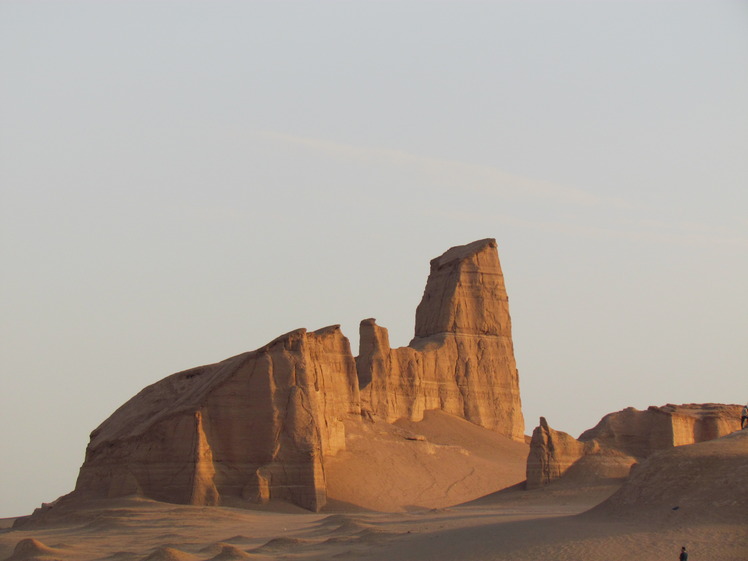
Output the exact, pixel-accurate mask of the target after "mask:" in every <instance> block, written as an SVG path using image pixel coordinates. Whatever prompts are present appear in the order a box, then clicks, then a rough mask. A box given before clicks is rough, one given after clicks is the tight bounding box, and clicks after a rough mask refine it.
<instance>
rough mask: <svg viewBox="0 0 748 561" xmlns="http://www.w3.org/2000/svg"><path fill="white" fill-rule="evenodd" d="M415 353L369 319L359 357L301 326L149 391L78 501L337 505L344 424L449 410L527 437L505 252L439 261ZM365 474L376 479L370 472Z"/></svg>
mask: <svg viewBox="0 0 748 561" xmlns="http://www.w3.org/2000/svg"><path fill="white" fill-rule="evenodd" d="M415 334H416V336H415V338H414V339H413V341H412V342H411V344H410V346H409V347H405V348H400V349H390V347H389V340H388V336H387V330H386V329H384V328H382V327H379V326H377V325H376V323H375V322H374V320H364V321H363V322H362V323H361V350H360V355H359V357H358V358H354V356H353V354H352V353H351V349H350V344H349V341H348V339H347V338H346V337H345V336H344V335H343V334H342V333H341V331H340V329H339V326H332V327H327V328H324V329H320V330H318V331H314V332H307V331H306V330H305V329H299V330H296V331H293V332H291V333H288V334H286V335H283V336H281V337H279V338H277V339H275V340H274V341H272V342H271V343H269V344H267V345H265V346H264V347H262V348H260V349H258V350H256V351H252V352H248V353H244V354H241V355H238V356H235V357H233V358H229V359H227V360H224V361H223V362H219V363H217V364H213V365H208V366H202V367H198V368H194V369H191V370H187V371H185V372H180V373H177V374H173V375H172V376H169V377H167V378H164V379H163V380H161V381H159V382H157V383H155V384H153V385H151V386H148V387H147V388H145V389H143V390H142V391H141V392H140V393H138V394H137V395H136V396H134V397H133V398H132V399H130V400H129V401H128V402H127V403H125V404H124V405H123V406H121V407H120V408H119V409H117V410H116V411H115V412H114V413H113V414H112V415H111V416H110V417H109V418H108V419H107V420H106V421H104V422H103V423H102V424H101V426H99V427H98V428H97V429H96V430H94V431H93V433H91V441H90V443H89V445H88V448H87V450H86V459H85V462H84V464H83V466H82V467H81V470H80V474H79V477H78V481H77V484H76V489H75V492H74V494H75V495H78V496H96V497H117V496H124V495H133V494H134V495H141V496H145V497H149V498H152V499H156V500H162V501H168V502H175V503H186V504H195V505H218V504H241V503H242V502H252V503H265V502H267V501H269V500H271V499H285V500H289V501H291V502H293V503H295V504H297V505H299V506H302V507H304V508H307V509H310V510H314V511H317V510H319V509H320V508H322V507H323V506H324V504H325V502H326V500H327V497H326V488H327V487H326V479H325V477H326V476H325V458H326V457H328V458H329V457H331V456H333V455H335V454H336V453H337V452H338V451H340V450H343V449H345V446H346V435H345V425H344V421H347V422H350V421H356V422H366V421H365V419H369V418H373V417H377V418H381V419H384V420H386V421H388V422H394V421H396V420H397V419H402V418H405V419H409V420H420V419H421V418H422V417H423V413H424V411H426V410H433V409H439V410H443V411H445V412H447V413H451V414H453V415H456V416H459V417H462V418H464V419H467V420H468V421H471V422H473V423H475V424H477V425H480V426H482V427H485V428H488V429H491V430H493V431H496V432H498V433H500V434H503V435H506V436H508V437H510V438H512V439H514V440H518V441H522V440H523V433H524V423H523V418H522V411H521V404H520V398H519V384H518V377H517V368H516V365H515V360H514V352H513V347H512V339H511V322H510V318H509V312H508V306H507V297H506V290H505V288H504V280H503V276H502V273H501V268H500V266H499V260H498V253H497V249H496V242H495V241H494V240H481V241H478V242H474V243H472V244H469V245H466V246H460V247H456V248H452V249H450V250H449V251H447V252H446V253H445V254H444V255H442V256H441V257H439V258H437V259H434V260H433V261H432V262H431V274H430V276H429V280H428V283H427V286H426V290H425V292H424V296H423V300H422V302H421V304H420V305H419V306H418V310H417V313H416V333H415ZM362 476H363V474H362Z"/></svg>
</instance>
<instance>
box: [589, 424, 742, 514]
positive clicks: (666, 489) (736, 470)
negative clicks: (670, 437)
mask: <svg viewBox="0 0 748 561" xmlns="http://www.w3.org/2000/svg"><path fill="white" fill-rule="evenodd" d="M746 504H748V430H743V431H738V432H735V433H733V434H730V435H727V436H724V437H722V438H719V439H716V440H710V441H708V442H702V443H699V444H692V445H689V446H679V447H676V448H672V449H669V450H663V451H661V452H657V453H655V454H653V455H652V456H650V457H649V458H648V459H647V460H645V461H644V462H642V463H641V464H640V465H638V466H635V467H634V469H633V470H632V473H631V476H630V477H629V479H628V480H627V481H626V482H625V483H624V484H623V486H622V487H621V488H620V489H619V490H618V491H617V492H616V493H614V494H613V495H612V496H611V497H610V498H609V499H608V500H607V501H605V502H604V503H602V504H601V505H599V506H598V507H596V508H594V509H593V510H592V511H591V512H594V514H600V515H614V516H621V515H625V514H629V515H631V516H634V517H637V518H641V517H642V516H646V515H648V516H655V517H664V516H666V515H667V516H669V517H672V516H677V517H679V518H680V519H682V518H684V517H689V518H693V517H696V518H709V519H715V518H716V519H720V518H724V519H727V520H730V521H733V522H735V521H736V520H745V521H748V510H746V508H745V505H746Z"/></svg>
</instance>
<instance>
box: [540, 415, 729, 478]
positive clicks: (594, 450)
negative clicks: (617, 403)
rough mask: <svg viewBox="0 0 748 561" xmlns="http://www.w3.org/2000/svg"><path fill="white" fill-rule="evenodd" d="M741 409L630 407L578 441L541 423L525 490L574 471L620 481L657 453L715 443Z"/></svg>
mask: <svg viewBox="0 0 748 561" xmlns="http://www.w3.org/2000/svg"><path fill="white" fill-rule="evenodd" d="M739 411H740V406H739V405H722V404H714V403H705V404H688V405H672V404H668V405H665V406H663V407H654V406H653V407H649V408H648V409H647V410H646V411H639V410H637V409H634V408H633V407H629V408H627V409H624V410H622V411H617V412H615V413H610V414H608V415H606V416H605V417H603V418H602V419H601V420H600V422H599V423H598V424H597V425H596V426H595V427H594V428H592V429H590V430H587V431H585V432H584V433H582V435H581V436H580V437H579V440H577V439H575V438H573V437H572V436H570V435H568V434H566V433H564V432H560V431H555V430H553V429H551V428H550V427H549V426H548V423H547V422H546V420H545V419H544V418H542V417H541V419H540V426H538V427H537V428H536V429H535V430H534V432H533V436H532V441H531V443H530V455H529V456H528V459H527V486H528V488H531V489H532V488H536V487H540V486H542V485H545V484H547V483H550V482H551V481H553V480H555V479H558V478H560V477H561V476H563V475H565V474H567V473H568V472H569V471H570V470H571V469H572V468H575V469H577V471H583V470H585V471H587V472H588V473H590V474H592V473H593V472H594V473H595V474H596V475H597V476H602V477H624V476H625V475H626V474H627V472H628V470H629V468H630V466H631V465H633V464H634V463H636V462H637V461H640V460H643V459H644V458H647V457H649V456H650V455H651V454H652V453H654V452H656V451H658V450H666V449H668V448H673V447H675V446H682V445H686V444H694V443H697V442H704V441H707V440H713V439H715V438H719V437H722V436H725V435H727V434H730V433H732V432H734V431H736V430H738V429H739V428H740V422H739V419H740V415H739Z"/></svg>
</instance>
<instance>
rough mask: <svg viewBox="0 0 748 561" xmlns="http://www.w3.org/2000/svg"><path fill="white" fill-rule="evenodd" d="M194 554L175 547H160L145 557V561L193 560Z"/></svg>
mask: <svg viewBox="0 0 748 561" xmlns="http://www.w3.org/2000/svg"><path fill="white" fill-rule="evenodd" d="M193 559H195V556H194V555H191V554H190V553H187V552H185V551H180V550H179V549H175V548H173V547H159V548H158V549H157V550H156V551H154V552H153V553H151V554H150V555H148V556H147V557H144V558H143V561H192V560H193Z"/></svg>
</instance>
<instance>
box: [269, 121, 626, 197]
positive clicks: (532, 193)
mask: <svg viewBox="0 0 748 561" xmlns="http://www.w3.org/2000/svg"><path fill="white" fill-rule="evenodd" d="M260 135H261V136H262V137H263V138H266V139H269V140H273V141H277V142H282V143H285V144H289V145H294V146H298V147H303V148H306V149H309V150H313V151H316V152H319V153H323V154H325V155H327V156H329V157H332V158H337V159H341V160H347V161H354V162H359V163H365V164H367V165H376V166H389V167H393V168H403V169H407V170H408V171H411V172H412V171H416V172H417V173H419V174H422V175H423V176H425V177H427V178H428V181H430V182H431V183H437V184H439V185H447V186H450V187H452V188H455V189H460V190H462V191H464V190H468V191H474V192H481V193H488V194H494V195H502V196H504V197H509V198H515V199H535V200H542V201H544V202H552V203H561V204H566V205H575V206H584V207H593V206H597V207H609V208H619V209H621V208H623V209H625V208H632V207H633V205H631V204H630V203H628V202H626V201H624V200H623V199H618V198H606V197H601V196H599V195H595V194H593V193H590V192H588V191H584V190H582V189H576V188H572V187H566V186H563V185H559V184H556V183H552V182H549V181H543V180H538V179H532V178H528V177H523V176H519V175H515V174H511V173H508V172H505V171H502V170H500V169H497V168H495V167H491V166H486V165H480V164H473V163H469V162H462V161H458V160H450V159H443V158H434V157H429V156H422V155H418V154H411V153H408V152H404V151H401V150H390V149H387V148H371V147H361V146H351V145H347V144H341V143H337V142H331V141H329V140H323V139H318V138H307V137H301V136H295V135H290V134H285V133H279V132H273V131H261V132H260Z"/></svg>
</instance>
